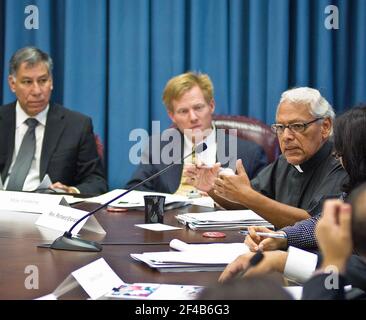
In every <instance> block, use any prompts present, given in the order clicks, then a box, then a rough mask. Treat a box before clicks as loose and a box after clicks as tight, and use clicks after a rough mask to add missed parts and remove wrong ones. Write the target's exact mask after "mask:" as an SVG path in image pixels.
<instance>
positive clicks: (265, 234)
mask: <svg viewBox="0 0 366 320" xmlns="http://www.w3.org/2000/svg"><path fill="white" fill-rule="evenodd" d="M239 233H240V234H244V235H246V236H247V235H248V234H249V231H246V230H241V231H239ZM257 235H258V236H260V237H267V238H276V239H286V238H287V235H286V234H284V233H269V232H257Z"/></svg>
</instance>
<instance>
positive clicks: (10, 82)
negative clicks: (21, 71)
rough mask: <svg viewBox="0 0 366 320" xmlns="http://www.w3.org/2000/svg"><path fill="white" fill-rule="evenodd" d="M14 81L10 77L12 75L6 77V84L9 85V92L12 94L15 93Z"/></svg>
mask: <svg viewBox="0 0 366 320" xmlns="http://www.w3.org/2000/svg"><path fill="white" fill-rule="evenodd" d="M15 81H16V79H15V77H14V76H12V75H10V76H8V84H9V87H10V90H11V91H12V92H14V93H15Z"/></svg>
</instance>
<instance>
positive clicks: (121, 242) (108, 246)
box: [0, 202, 243, 299]
mask: <svg viewBox="0 0 366 320" xmlns="http://www.w3.org/2000/svg"><path fill="white" fill-rule="evenodd" d="M97 206H98V204H96V203H87V202H82V203H79V204H76V205H73V207H76V208H78V209H82V210H86V211H90V210H92V209H94V208H96V207H97ZM212 210H213V209H210V208H205V207H199V206H192V205H189V206H186V207H182V208H179V209H175V210H170V211H166V212H165V216H164V223H166V224H168V225H173V226H177V227H181V228H182V229H179V230H172V231H151V230H146V229H142V228H138V227H136V226H135V224H142V223H144V212H143V211H137V210H133V211H126V212H109V211H107V210H104V209H103V210H100V211H98V212H97V213H96V215H95V217H96V219H97V220H98V222H99V223H100V224H101V226H102V227H103V228H104V229H105V231H106V235H101V234H97V233H94V232H89V231H85V230H81V232H80V235H81V236H82V238H83V239H88V240H94V241H98V242H99V243H101V244H103V250H102V251H101V252H95V253H94V252H77V251H63V250H51V249H47V248H40V247H38V245H40V244H44V243H50V242H52V239H54V238H53V235H51V236H50V235H49V234H47V233H45V232H44V231H43V230H42V228H41V227H38V226H36V225H35V224H34V221H35V219H36V218H37V215H36V214H31V213H19V214H17V213H16V212H14V213H11V214H6V215H4V214H0V288H1V290H0V299H35V298H39V297H41V296H44V295H47V294H49V293H51V292H53V291H54V290H55V289H56V288H57V286H58V285H59V284H60V283H61V282H62V281H63V280H65V279H66V277H67V276H69V275H70V273H71V272H73V271H75V270H77V269H79V268H81V267H83V266H85V265H87V264H89V263H91V262H93V261H95V260H97V259H99V258H104V259H105V261H106V262H107V263H108V264H109V265H110V267H111V268H112V269H113V270H114V272H115V273H116V274H117V275H118V276H119V277H120V278H121V279H122V280H123V281H124V282H126V283H135V282H148V283H164V284H187V285H201V286H207V285H210V284H214V283H215V282H217V279H218V277H219V275H220V272H163V273H160V272H158V271H156V270H154V269H151V268H149V267H148V266H147V265H145V264H143V263H141V262H137V261H135V260H133V259H132V258H131V257H130V254H131V253H142V252H148V251H169V250H170V248H169V242H170V241H171V240H172V239H179V240H182V241H185V242H187V243H212V242H242V241H243V236H241V235H240V234H238V231H237V230H236V231H235V230H231V231H225V234H226V237H225V238H206V237H203V236H202V233H203V231H194V230H191V229H189V228H188V227H185V226H183V225H182V224H179V223H178V221H177V220H176V219H175V215H177V214H178V213H187V212H203V211H212ZM51 234H54V233H51ZM34 270H36V271H37V275H38V279H34V276H35V273H34ZM32 281H33V282H32ZM34 281H37V283H36V285H35V282H34ZM29 284H31V286H29ZM27 287H28V288H29V287H31V288H29V289H27ZM87 298H88V295H87V294H86V292H85V291H84V290H83V289H82V288H81V287H78V288H76V289H73V290H72V291H70V292H68V293H66V294H65V295H63V296H62V297H60V299H87Z"/></svg>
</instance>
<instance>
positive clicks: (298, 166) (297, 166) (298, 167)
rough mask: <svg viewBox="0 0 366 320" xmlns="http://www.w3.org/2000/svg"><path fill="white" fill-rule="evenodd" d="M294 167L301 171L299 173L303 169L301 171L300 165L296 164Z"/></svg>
mask: <svg viewBox="0 0 366 320" xmlns="http://www.w3.org/2000/svg"><path fill="white" fill-rule="evenodd" d="M294 167H295V168H296V169H297V171H299V172H301V173H303V172H304V171H302V169H301V167H300V165H298V164H297V165H296V166H294Z"/></svg>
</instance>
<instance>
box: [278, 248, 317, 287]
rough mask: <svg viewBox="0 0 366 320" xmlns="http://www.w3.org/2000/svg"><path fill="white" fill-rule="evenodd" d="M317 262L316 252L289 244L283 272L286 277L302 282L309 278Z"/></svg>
mask: <svg viewBox="0 0 366 320" xmlns="http://www.w3.org/2000/svg"><path fill="white" fill-rule="evenodd" d="M317 263H318V256H317V255H316V254H314V253H311V252H308V251H305V250H301V249H298V248H296V247H291V246H290V247H289V248H288V257H287V260H286V265H285V270H284V273H283V274H284V276H285V277H286V278H288V279H290V280H292V281H294V282H296V283H299V284H303V283H305V282H306V281H307V280H308V279H310V277H311V276H312V274H313V272H314V271H315V269H316V265H317Z"/></svg>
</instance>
